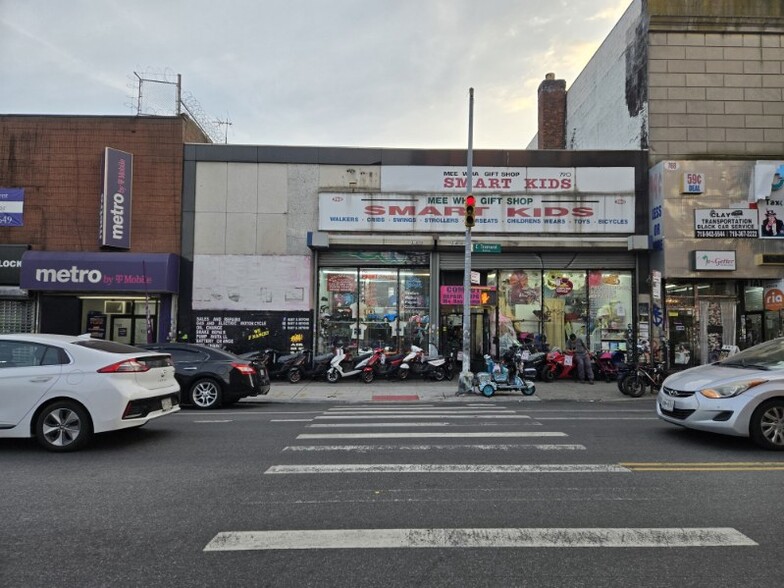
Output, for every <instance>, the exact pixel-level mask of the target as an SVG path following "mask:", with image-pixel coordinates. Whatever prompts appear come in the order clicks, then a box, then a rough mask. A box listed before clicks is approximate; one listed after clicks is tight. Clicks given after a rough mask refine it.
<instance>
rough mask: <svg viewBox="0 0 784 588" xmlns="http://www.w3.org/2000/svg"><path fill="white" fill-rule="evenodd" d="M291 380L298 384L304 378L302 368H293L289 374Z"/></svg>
mask: <svg viewBox="0 0 784 588" xmlns="http://www.w3.org/2000/svg"><path fill="white" fill-rule="evenodd" d="M287 377H288V380H289V382H291V383H292V384H296V383H297V382H299V381H300V380H301V379H302V370H301V369H299V368H291V369H290V370H289V373H288V374H287Z"/></svg>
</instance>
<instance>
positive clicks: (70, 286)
mask: <svg viewBox="0 0 784 588" xmlns="http://www.w3.org/2000/svg"><path fill="white" fill-rule="evenodd" d="M178 284H179V257H178V256H176V255H173V254H155V253H148V254H134V253H75V252H70V251H61V252H58V251H26V252H25V253H24V255H23V256H22V271H21V278H20V285H21V287H22V288H24V289H26V290H28V291H29V292H31V293H32V294H34V295H35V296H36V298H37V301H38V308H39V325H38V326H39V330H40V331H41V332H44V333H62V334H77V333H87V332H89V333H91V334H92V336H93V337H96V338H99V339H108V340H112V341H118V342H120V343H127V344H128V345H136V344H142V343H152V342H155V341H165V340H167V339H170V338H172V333H173V329H174V325H173V322H172V316H173V315H174V312H173V310H174V309H173V306H174V304H175V296H176V294H177V289H178Z"/></svg>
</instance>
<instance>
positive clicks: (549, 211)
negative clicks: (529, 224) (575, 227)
mask: <svg viewBox="0 0 784 588" xmlns="http://www.w3.org/2000/svg"><path fill="white" fill-rule="evenodd" d="M567 214H569V209H568V208H561V207H560V206H548V207H547V208H545V209H544V215H545V216H566V215H567Z"/></svg>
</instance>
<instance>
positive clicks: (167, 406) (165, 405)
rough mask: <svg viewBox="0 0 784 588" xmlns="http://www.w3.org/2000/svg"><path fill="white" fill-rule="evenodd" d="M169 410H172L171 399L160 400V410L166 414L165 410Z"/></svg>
mask: <svg viewBox="0 0 784 588" xmlns="http://www.w3.org/2000/svg"><path fill="white" fill-rule="evenodd" d="M171 408H172V401H171V398H161V410H163V411H164V412H166V411H167V410H171Z"/></svg>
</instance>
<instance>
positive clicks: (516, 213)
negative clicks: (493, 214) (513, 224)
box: [506, 208, 529, 218]
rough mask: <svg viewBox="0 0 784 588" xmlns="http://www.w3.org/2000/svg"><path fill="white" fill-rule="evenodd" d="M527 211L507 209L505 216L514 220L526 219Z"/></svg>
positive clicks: (524, 209) (523, 209)
mask: <svg viewBox="0 0 784 588" xmlns="http://www.w3.org/2000/svg"><path fill="white" fill-rule="evenodd" d="M527 210H528V209H527V208H507V209H506V216H507V217H509V218H514V217H516V216H524V217H528V216H529V214H528V213H527V212H526V211H527Z"/></svg>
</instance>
